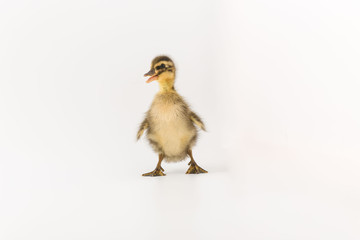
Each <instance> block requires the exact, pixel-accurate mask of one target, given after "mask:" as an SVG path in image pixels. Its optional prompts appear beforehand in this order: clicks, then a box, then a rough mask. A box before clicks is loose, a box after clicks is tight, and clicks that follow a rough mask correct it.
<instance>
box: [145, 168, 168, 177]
mask: <svg viewBox="0 0 360 240" xmlns="http://www.w3.org/2000/svg"><path fill="white" fill-rule="evenodd" d="M163 171H164V169H163V168H162V167H160V168H155V170H154V171H152V172H149V173H144V174H143V176H144V177H157V176H166V174H165V173H164V172H163Z"/></svg>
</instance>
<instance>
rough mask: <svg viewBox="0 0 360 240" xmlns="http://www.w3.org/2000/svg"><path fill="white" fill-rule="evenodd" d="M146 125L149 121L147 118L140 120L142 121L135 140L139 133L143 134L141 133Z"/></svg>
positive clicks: (147, 125)
mask: <svg viewBox="0 0 360 240" xmlns="http://www.w3.org/2000/svg"><path fill="white" fill-rule="evenodd" d="M148 127H149V122H148V120H147V118H145V119H144V121H142V123H141V124H140V127H139V130H138V132H137V136H136V140H139V139H140V137H141V135H143V133H144V132H145V130H146V129H147V128H148Z"/></svg>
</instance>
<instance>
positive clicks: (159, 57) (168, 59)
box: [151, 55, 174, 67]
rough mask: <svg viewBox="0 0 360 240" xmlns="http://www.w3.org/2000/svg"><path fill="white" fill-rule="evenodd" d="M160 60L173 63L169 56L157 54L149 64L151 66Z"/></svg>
mask: <svg viewBox="0 0 360 240" xmlns="http://www.w3.org/2000/svg"><path fill="white" fill-rule="evenodd" d="M161 61H167V62H172V63H174V62H173V61H172V60H171V58H169V57H168V56H164V55H162V56H157V57H156V58H154V59H153V60H152V62H151V66H152V67H153V66H154V65H155V64H157V63H158V62H161Z"/></svg>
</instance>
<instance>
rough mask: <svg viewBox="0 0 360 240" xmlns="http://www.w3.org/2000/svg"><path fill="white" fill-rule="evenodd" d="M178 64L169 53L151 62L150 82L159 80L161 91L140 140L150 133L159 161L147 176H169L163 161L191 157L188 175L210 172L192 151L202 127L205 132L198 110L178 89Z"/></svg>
mask: <svg viewBox="0 0 360 240" xmlns="http://www.w3.org/2000/svg"><path fill="white" fill-rule="evenodd" d="M175 71H176V68H175V64H174V62H173V61H172V60H171V59H170V58H169V57H167V56H158V57H155V58H154V59H153V60H152V62H151V67H150V71H149V72H147V73H145V75H144V76H145V77H146V76H149V77H150V78H149V79H148V80H147V81H146V82H147V83H150V82H153V81H157V82H158V83H159V87H160V90H159V92H158V93H157V94H156V95H155V98H154V100H153V102H152V104H151V106H150V109H149V110H148V111H147V112H146V115H145V119H144V120H143V121H142V123H141V124H140V128H139V130H138V133H137V140H139V139H140V137H141V136H142V134H143V133H144V132H145V131H147V132H146V136H147V139H148V140H149V143H150V145H151V147H152V148H153V150H154V151H155V152H156V153H158V155H159V160H158V163H157V165H156V168H155V170H154V171H152V172H149V173H144V174H143V176H165V175H166V174H164V169H163V168H162V167H161V162H162V161H163V160H165V161H166V162H179V161H182V160H184V159H185V158H186V157H187V156H189V157H190V162H189V163H188V165H190V167H189V169H188V170H187V172H186V174H198V173H207V171H206V170H204V169H202V168H201V167H199V166H198V165H197V163H196V162H195V160H194V157H193V154H192V148H193V147H194V145H195V143H196V140H197V137H198V130H197V128H196V127H195V126H197V127H198V128H200V129H202V130H204V131H205V125H204V123H203V121H202V120H201V118H200V117H199V116H198V115H197V114H196V113H194V112H193V111H192V110H191V109H190V107H189V105H188V104H187V103H186V102H185V100H184V99H183V98H182V97H181V96H180V95H179V94H178V93H177V92H176V90H175V88H174V82H175Z"/></svg>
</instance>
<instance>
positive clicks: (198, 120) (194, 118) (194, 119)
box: [190, 112, 206, 131]
mask: <svg viewBox="0 0 360 240" xmlns="http://www.w3.org/2000/svg"><path fill="white" fill-rule="evenodd" d="M190 120H191V121H192V122H193V123H194V124H195V125H196V126H198V127H199V128H201V129H202V130H203V131H206V129H205V124H204V123H203V121H202V120H201V118H200V117H199V116H198V115H197V114H196V113H194V112H191V113H190Z"/></svg>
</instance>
